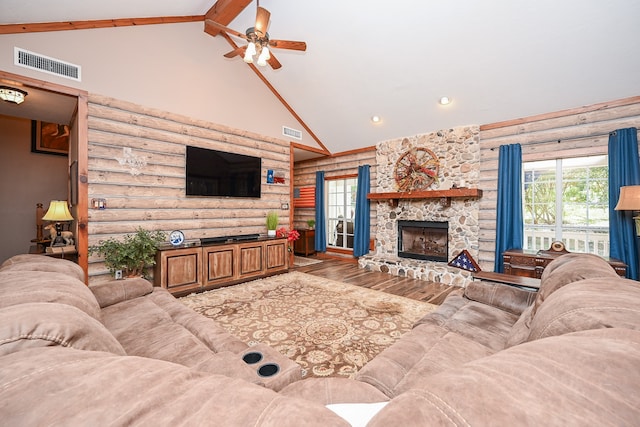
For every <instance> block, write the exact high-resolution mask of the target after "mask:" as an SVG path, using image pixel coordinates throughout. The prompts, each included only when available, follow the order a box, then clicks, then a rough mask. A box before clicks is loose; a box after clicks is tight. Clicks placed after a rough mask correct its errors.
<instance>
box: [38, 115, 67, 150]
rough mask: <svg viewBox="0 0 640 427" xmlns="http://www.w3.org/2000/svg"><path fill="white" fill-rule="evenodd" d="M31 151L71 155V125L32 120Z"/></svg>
mask: <svg viewBox="0 0 640 427" xmlns="http://www.w3.org/2000/svg"><path fill="white" fill-rule="evenodd" d="M31 152H33V153H45V154H55V155H57V156H67V155H69V126H67V125H59V124H56V123H48V122H42V121H40V120H32V121H31Z"/></svg>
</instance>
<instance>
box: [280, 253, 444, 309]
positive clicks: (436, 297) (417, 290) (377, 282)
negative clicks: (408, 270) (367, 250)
mask: <svg viewBox="0 0 640 427" xmlns="http://www.w3.org/2000/svg"><path fill="white" fill-rule="evenodd" d="M294 270H295V271H300V272H302V273H307V274H312V275H314V276H320V277H324V278H326V279H330V280H335V281H338V282H343V283H349V284H351V285H356V286H362V287H364V288H369V289H374V290H377V291H382V292H388V293H390V294H394V295H400V296H403V297H406V298H411V299H415V300H419V301H424V302H429V303H431V304H441V303H442V301H444V299H445V297H446V296H447V295H449V293H450V292H451V291H453V290H454V289H456V288H455V287H454V286H449V285H444V284H442V283H436V282H429V281H426V280H418V279H411V278H407V277H398V276H392V275H391V274H387V273H382V272H377V271H366V270H364V269H362V268H360V267H358V264H357V263H355V262H354V261H351V260H344V261H343V260H340V259H334V258H328V259H322V262H320V263H317V264H312V265H307V266H303V267H292V268H290V271H294Z"/></svg>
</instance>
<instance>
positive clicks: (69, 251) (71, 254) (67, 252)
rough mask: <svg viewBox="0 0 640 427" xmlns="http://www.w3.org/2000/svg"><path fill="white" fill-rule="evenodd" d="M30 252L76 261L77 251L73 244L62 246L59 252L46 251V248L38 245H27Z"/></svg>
mask: <svg viewBox="0 0 640 427" xmlns="http://www.w3.org/2000/svg"><path fill="white" fill-rule="evenodd" d="M29 253H30V254H37V255H44V256H48V257H51V258H61V259H68V260H69V261H73V262H78V251H77V249H76V248H75V247H74V246H71V247H68V248H64V250H63V251H61V252H47V251H46V248H44V247H42V246H40V245H33V246H31V247H29Z"/></svg>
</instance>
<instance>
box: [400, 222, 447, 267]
mask: <svg viewBox="0 0 640 427" xmlns="http://www.w3.org/2000/svg"><path fill="white" fill-rule="evenodd" d="M448 255H449V223H448V222H447V221H443V222H440V221H404V220H401V221H398V256H399V257H401V258H413V259H421V260H425V261H440V262H447V261H448Z"/></svg>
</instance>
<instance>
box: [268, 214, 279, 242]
mask: <svg viewBox="0 0 640 427" xmlns="http://www.w3.org/2000/svg"><path fill="white" fill-rule="evenodd" d="M278 220H279V217H278V212H276V211H269V212H267V235H268V236H269V237H274V236H275V235H276V228H278Z"/></svg>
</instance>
